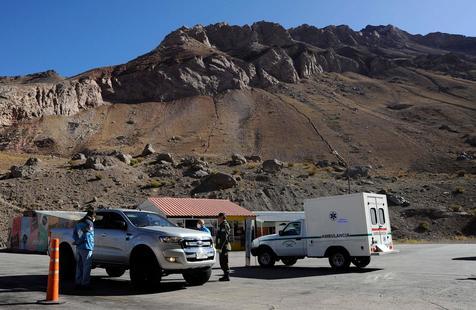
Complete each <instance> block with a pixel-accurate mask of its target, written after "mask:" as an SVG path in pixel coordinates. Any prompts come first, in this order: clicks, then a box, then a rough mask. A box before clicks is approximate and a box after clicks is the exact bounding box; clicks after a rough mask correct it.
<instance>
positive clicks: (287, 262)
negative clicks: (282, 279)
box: [281, 257, 297, 266]
mask: <svg viewBox="0 0 476 310" xmlns="http://www.w3.org/2000/svg"><path fill="white" fill-rule="evenodd" d="M281 261H282V262H283V264H285V265H286V266H292V265H294V264H295V263H296V262H297V258H296V257H282V258H281Z"/></svg>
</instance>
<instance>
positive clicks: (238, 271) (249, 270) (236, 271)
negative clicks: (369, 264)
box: [231, 266, 382, 280]
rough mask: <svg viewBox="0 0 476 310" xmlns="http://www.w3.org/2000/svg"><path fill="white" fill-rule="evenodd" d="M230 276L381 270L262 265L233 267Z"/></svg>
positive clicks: (271, 277)
mask: <svg viewBox="0 0 476 310" xmlns="http://www.w3.org/2000/svg"><path fill="white" fill-rule="evenodd" d="M231 270H232V274H231V276H232V277H236V278H249V279H261V280H280V279H291V278H304V277H317V276H328V275H336V274H349V273H368V272H373V271H379V270H382V269H380V268H365V269H359V268H350V269H349V270H346V271H336V270H333V269H332V268H328V267H285V266H276V267H272V268H262V267H235V268H231Z"/></svg>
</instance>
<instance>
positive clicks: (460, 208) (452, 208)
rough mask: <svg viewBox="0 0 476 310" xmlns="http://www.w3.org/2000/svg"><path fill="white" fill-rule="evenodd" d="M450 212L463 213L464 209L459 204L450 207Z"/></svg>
mask: <svg viewBox="0 0 476 310" xmlns="http://www.w3.org/2000/svg"><path fill="white" fill-rule="evenodd" d="M449 210H450V211H451V212H461V211H462V210H463V207H461V206H460V205H457V204H452V205H451V206H450V207H449Z"/></svg>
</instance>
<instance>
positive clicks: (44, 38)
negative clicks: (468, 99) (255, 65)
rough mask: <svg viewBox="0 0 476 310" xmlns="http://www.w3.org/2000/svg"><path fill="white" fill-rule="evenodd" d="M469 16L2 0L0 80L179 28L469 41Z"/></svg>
mask: <svg viewBox="0 0 476 310" xmlns="http://www.w3.org/2000/svg"><path fill="white" fill-rule="evenodd" d="M475 12H476V1H475V0H457V1H447V0H446V1H444V0H432V1H430V0H412V1H408V0H399V1H390V0H332V1H330V0H327V1H320V0H314V1H312V0H292V1H281V0H254V1H249V0H240V1H232V0H221V1H219V0H207V1H205V0H204V1H198V0H195V1H193V0H190V1H185V0H174V1H159V0H156V1H152V0H142V1H141V0H108V1H106V0H77V1H73V0H41V1H40V0H28V1H27V0H14V1H13V0H11V1H7V0H5V1H0V40H1V45H0V76H2V75H23V74H28V73H33V72H39V71H45V70H48V69H54V70H56V71H57V72H59V73H60V74H61V75H64V76H71V75H75V74H78V73H80V72H83V71H85V70H88V69H91V68H95V67H99V66H106V65H114V64H120V63H124V62H126V61H128V60H131V59H132V58H135V57H137V56H139V55H141V54H144V53H146V52H148V51H150V50H151V49H152V48H154V47H156V46H157V45H158V44H159V43H160V41H161V40H162V39H163V37H164V36H165V35H166V34H167V33H169V32H170V31H172V30H174V29H176V28H178V27H180V26H182V25H185V26H193V25H195V24H203V25H207V24H210V23H216V22H221V21H226V22H228V23H229V24H238V25H243V24H251V23H253V22H255V21H260V20H268V21H273V22H278V23H280V24H282V25H284V26H285V27H286V28H289V27H294V26H297V25H300V24H303V23H307V24H311V25H315V26H318V27H324V26H327V25H331V24H334V25H339V24H347V25H349V26H350V27H352V28H353V29H361V28H363V27H365V26H366V25H367V24H371V25H380V24H383V25H387V24H393V25H395V26H397V27H399V28H401V29H404V30H406V31H408V32H410V33H422V34H426V33H428V32H434V31H441V32H448V33H458V34H464V35H468V36H476V17H475Z"/></svg>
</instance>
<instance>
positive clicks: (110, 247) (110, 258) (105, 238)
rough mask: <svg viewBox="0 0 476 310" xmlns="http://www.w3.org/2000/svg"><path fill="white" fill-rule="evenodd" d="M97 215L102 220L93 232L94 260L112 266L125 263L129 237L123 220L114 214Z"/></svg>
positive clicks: (117, 214)
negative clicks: (101, 217)
mask: <svg viewBox="0 0 476 310" xmlns="http://www.w3.org/2000/svg"><path fill="white" fill-rule="evenodd" d="M98 215H102V216H103V219H102V220H101V223H100V225H99V227H97V228H96V230H95V237H96V238H95V241H96V245H95V249H94V252H93V258H94V260H95V261H97V262H107V263H113V264H124V263H127V259H128V258H127V255H126V253H127V252H128V249H127V246H128V245H127V242H128V239H129V236H128V233H127V223H126V221H125V219H124V218H123V217H122V216H121V215H120V214H119V213H115V212H103V213H98Z"/></svg>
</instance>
